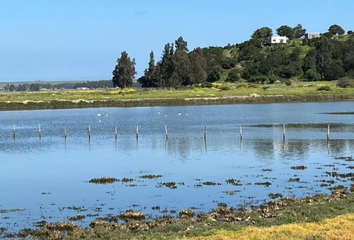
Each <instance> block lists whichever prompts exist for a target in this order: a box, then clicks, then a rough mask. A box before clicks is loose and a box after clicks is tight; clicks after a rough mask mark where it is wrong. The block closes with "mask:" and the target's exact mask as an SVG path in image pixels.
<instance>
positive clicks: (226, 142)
mask: <svg viewBox="0 0 354 240" xmlns="http://www.w3.org/2000/svg"><path fill="white" fill-rule="evenodd" d="M351 111H353V102H350V101H343V102H314V103H284V104H277V103H273V104H237V105H207V106H178V107H158V106H157V107H135V108H90V109H70V110H31V111H3V112H0V219H1V221H0V227H6V228H8V231H10V232H11V231H18V230H19V229H21V228H24V227H33V226H34V225H35V223H36V222H39V221H42V220H44V221H47V222H56V221H68V219H69V218H70V217H73V216H76V215H85V216H86V218H85V219H82V220H80V221H78V222H76V223H77V224H79V225H83V226H87V225H88V224H89V223H90V221H92V220H93V219H94V218H96V217H98V216H102V217H103V216H106V215H107V214H113V215H117V214H119V213H120V212H123V211H125V210H127V209H134V210H137V211H142V212H144V213H145V214H148V215H149V216H150V217H156V216H160V215H162V214H164V213H171V214H172V215H176V214H178V212H179V211H180V210H181V209H187V208H194V209H195V211H196V212H198V211H202V212H208V211H209V210H210V209H212V208H216V207H217V204H218V203H221V202H222V203H227V204H228V206H233V207H235V208H238V207H251V206H252V205H259V204H261V203H263V202H265V201H270V200H271V197H270V196H269V194H270V193H281V194H282V195H283V196H291V197H303V196H308V195H314V194H316V193H330V192H331V190H330V189H329V188H330V187H334V186H336V185H339V184H341V185H344V186H346V187H349V186H350V184H351V180H352V179H350V178H345V177H338V176H337V175H336V174H334V175H333V174H332V175H331V173H333V172H336V173H341V174H346V173H351V167H353V165H354V162H351V161H345V160H350V158H347V159H338V157H343V156H348V157H349V156H352V153H353V149H354V147H353V143H354V140H353V139H354V115H350V114H335V115H333V114H325V113H329V112H351ZM98 114H102V116H98ZM39 124H40V125H41V131H42V137H41V139H39V137H38V126H39ZM283 124H285V126H286V140H285V142H283V139H282V125H283ZM328 124H330V141H329V142H327V139H326V134H327V126H328ZM13 125H15V126H16V138H15V139H14V138H13ZM89 125H90V128H91V140H90V141H89V139H88V132H87V127H88V126H89ZM137 125H138V126H139V138H138V140H137V139H136V126H137ZM165 125H166V126H167V128H168V135H169V137H168V140H167V141H166V139H165V130H164V126H165ZM205 125H207V137H206V139H204V127H205ZM240 126H242V130H243V139H242V141H240V137H239V127H240ZM64 127H66V128H67V139H66V140H65V139H64V138H63V129H64ZM114 127H116V128H117V131H118V138H117V141H116V140H115V137H114ZM295 166H303V167H304V169H303V170H302V169H294V167H295ZM292 167H293V168H292ZM145 175H162V177H158V178H152V179H149V178H144V176H145ZM103 176H104V177H115V178H117V179H121V180H122V179H123V178H126V179H129V181H125V182H123V181H120V182H115V183H112V184H105V185H102V184H92V183H89V180H90V179H92V178H98V177H103ZM230 179H234V180H235V182H236V183H237V184H234V185H233V184H230V181H228V182H227V180H230ZM169 182H173V183H175V187H174V188H170V187H167V186H166V184H164V183H169Z"/></svg>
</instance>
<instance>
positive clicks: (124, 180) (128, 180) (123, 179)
mask: <svg viewBox="0 0 354 240" xmlns="http://www.w3.org/2000/svg"><path fill="white" fill-rule="evenodd" d="M121 181H122V182H124V183H127V182H132V181H134V179H132V178H122V180H121Z"/></svg>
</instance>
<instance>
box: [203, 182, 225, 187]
mask: <svg viewBox="0 0 354 240" xmlns="http://www.w3.org/2000/svg"><path fill="white" fill-rule="evenodd" d="M202 184H203V185H207V186H215V185H221V183H216V182H212V181H206V182H203V183H202Z"/></svg>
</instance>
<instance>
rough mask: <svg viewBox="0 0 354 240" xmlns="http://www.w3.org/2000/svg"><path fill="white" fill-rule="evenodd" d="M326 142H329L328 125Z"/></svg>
mask: <svg viewBox="0 0 354 240" xmlns="http://www.w3.org/2000/svg"><path fill="white" fill-rule="evenodd" d="M327 141H329V124H328V127H327Z"/></svg>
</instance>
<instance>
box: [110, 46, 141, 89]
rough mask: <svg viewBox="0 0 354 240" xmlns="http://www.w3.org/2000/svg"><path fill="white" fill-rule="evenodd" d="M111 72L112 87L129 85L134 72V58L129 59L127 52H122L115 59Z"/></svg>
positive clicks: (131, 83) (131, 82)
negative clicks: (115, 63) (115, 62)
mask: <svg viewBox="0 0 354 240" xmlns="http://www.w3.org/2000/svg"><path fill="white" fill-rule="evenodd" d="M112 74H113V78H112V82H113V84H114V87H117V86H118V87H120V88H127V87H131V86H132V85H133V79H134V76H135V74H136V71H135V59H133V60H131V59H130V57H129V56H128V53H127V52H125V51H124V52H122V54H121V57H120V58H118V59H117V65H116V66H115V68H114V70H113V72H112Z"/></svg>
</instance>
